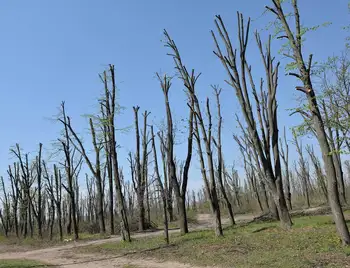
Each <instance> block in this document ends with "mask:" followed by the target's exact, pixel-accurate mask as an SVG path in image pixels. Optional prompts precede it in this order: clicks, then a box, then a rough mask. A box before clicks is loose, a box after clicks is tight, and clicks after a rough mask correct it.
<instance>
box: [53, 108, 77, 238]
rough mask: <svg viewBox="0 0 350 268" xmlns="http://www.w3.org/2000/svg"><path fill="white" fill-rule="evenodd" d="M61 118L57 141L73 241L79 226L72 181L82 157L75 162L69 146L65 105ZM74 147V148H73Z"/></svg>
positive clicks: (73, 151) (59, 119)
mask: <svg viewBox="0 0 350 268" xmlns="http://www.w3.org/2000/svg"><path fill="white" fill-rule="evenodd" d="M61 113H62V114H61V117H60V118H58V121H59V122H61V123H62V125H63V137H62V138H59V139H58V141H59V142H60V144H61V146H62V147H61V148H62V151H63V153H64V163H62V166H63V168H64V170H65V175H66V180H67V185H65V184H63V183H62V186H63V188H64V189H65V190H66V191H67V193H68V195H69V211H70V213H69V214H70V215H69V221H70V220H72V222H73V231H74V239H75V240H77V239H79V226H78V221H77V213H76V210H77V205H76V198H75V190H74V180H75V179H76V177H75V175H76V172H77V169H78V168H79V166H80V165H81V163H82V156H81V157H80V158H79V160H78V161H75V150H76V149H75V148H72V146H71V138H70V135H69V131H70V129H69V126H70V119H69V117H68V116H67V115H66V109H65V103H64V102H62V103H61ZM73 147H74V146H73ZM69 232H70V223H69V224H68V233H69Z"/></svg>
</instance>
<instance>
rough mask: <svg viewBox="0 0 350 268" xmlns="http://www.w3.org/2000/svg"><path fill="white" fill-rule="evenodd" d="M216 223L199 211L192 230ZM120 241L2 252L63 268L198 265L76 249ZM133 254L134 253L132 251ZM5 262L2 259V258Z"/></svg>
mask: <svg viewBox="0 0 350 268" xmlns="http://www.w3.org/2000/svg"><path fill="white" fill-rule="evenodd" d="M253 218H254V216H253V215H237V216H236V217H235V219H236V221H241V222H242V221H247V220H252V219H253ZM228 222H229V221H228V219H223V224H225V223H228ZM212 225H213V220H212V216H211V215H210V214H199V215H198V225H196V226H192V227H191V228H190V230H192V231H193V230H198V229H207V228H211V227H212ZM176 232H178V230H171V231H170V233H176ZM162 234H163V231H157V232H151V233H142V234H135V235H133V238H138V237H139V238H140V237H151V236H157V235H162ZM117 241H120V237H119V236H114V237H111V238H108V239H101V240H95V241H88V242H72V243H70V244H67V245H63V246H59V247H51V248H45V249H38V250H32V251H26V252H8V253H3V254H0V260H1V259H32V260H37V261H42V262H45V263H49V264H53V265H57V266H59V267H67V268H68V267H69V268H93V267H94V268H96V267H104V268H112V267H113V268H118V267H119V268H126V267H128V265H129V267H130V268H131V267H135V268H136V267H140V268H196V267H195V266H191V265H188V264H181V263H177V262H159V261H156V260H153V259H142V260H140V259H133V258H131V256H127V255H120V256H103V255H101V254H98V255H87V254H77V253H74V252H73V250H72V249H73V248H76V247H82V246H87V245H99V244H103V243H106V242H117ZM129 255H130V254H129ZM0 262H1V261H0Z"/></svg>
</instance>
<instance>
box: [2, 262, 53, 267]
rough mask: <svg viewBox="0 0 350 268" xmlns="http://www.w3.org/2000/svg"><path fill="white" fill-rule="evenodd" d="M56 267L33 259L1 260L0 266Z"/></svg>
mask: <svg viewBox="0 0 350 268" xmlns="http://www.w3.org/2000/svg"><path fill="white" fill-rule="evenodd" d="M34 267H38V268H39V267H41V268H45V267H54V266H51V265H47V264H43V263H40V262H37V261H32V260H0V268H34Z"/></svg>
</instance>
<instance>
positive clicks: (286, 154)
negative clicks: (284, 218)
mask: <svg viewBox="0 0 350 268" xmlns="http://www.w3.org/2000/svg"><path fill="white" fill-rule="evenodd" d="M283 142H284V144H283V143H282V140H281V139H280V148H281V150H280V155H281V158H282V160H283V163H284V174H285V176H284V178H285V180H284V181H285V196H286V202H287V206H288V209H289V210H292V209H293V206H292V194H291V192H290V175H289V174H290V172H289V145H288V141H287V136H286V128H284V132H283ZM284 148H285V149H284Z"/></svg>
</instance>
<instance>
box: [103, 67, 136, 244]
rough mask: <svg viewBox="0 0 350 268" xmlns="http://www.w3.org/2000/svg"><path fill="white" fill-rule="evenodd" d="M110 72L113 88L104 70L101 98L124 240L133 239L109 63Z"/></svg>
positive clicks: (112, 75) (111, 78)
mask: <svg viewBox="0 0 350 268" xmlns="http://www.w3.org/2000/svg"><path fill="white" fill-rule="evenodd" d="M109 73H110V80H111V84H112V85H111V87H112V88H111V90H110V89H109V87H108V79H107V72H104V77H103V83H104V88H105V95H104V99H103V100H101V105H103V107H104V109H105V116H106V120H104V121H105V124H107V126H108V129H109V131H108V141H109V153H110V157H111V159H112V167H113V177H114V181H115V188H116V201H117V209H118V211H119V215H120V218H121V221H120V232H121V236H122V239H123V240H124V241H128V242H130V241H131V238H130V230H129V223H128V217H127V215H126V206H125V200H124V196H123V189H122V184H121V181H120V177H119V176H120V174H119V163H118V155H117V142H116V133H115V131H116V128H115V114H116V113H117V107H116V82H115V72H114V65H112V64H110V65H109Z"/></svg>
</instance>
